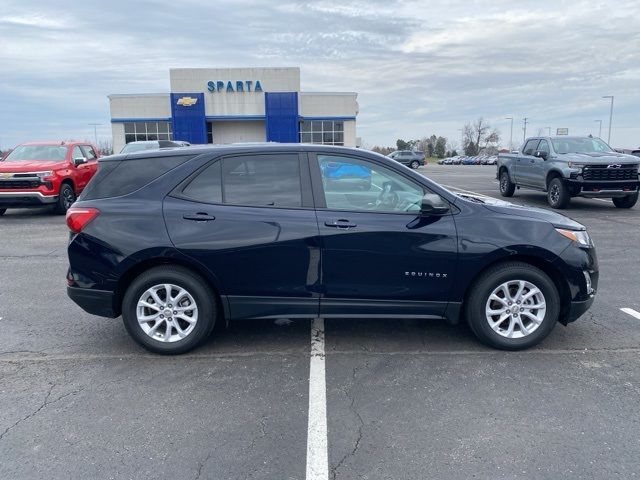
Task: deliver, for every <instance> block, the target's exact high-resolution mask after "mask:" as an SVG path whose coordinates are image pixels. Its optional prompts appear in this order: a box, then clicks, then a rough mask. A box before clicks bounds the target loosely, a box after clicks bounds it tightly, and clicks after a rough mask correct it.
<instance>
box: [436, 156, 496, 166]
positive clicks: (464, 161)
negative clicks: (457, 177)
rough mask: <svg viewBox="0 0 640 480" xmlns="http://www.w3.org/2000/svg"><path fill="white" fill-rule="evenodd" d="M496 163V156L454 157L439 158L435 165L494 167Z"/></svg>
mask: <svg viewBox="0 0 640 480" xmlns="http://www.w3.org/2000/svg"><path fill="white" fill-rule="evenodd" d="M497 162H498V157H497V156H496V155H475V156H464V155H456V156H455V157H449V158H441V159H440V160H438V162H437V163H438V165H495V164H496V163H497Z"/></svg>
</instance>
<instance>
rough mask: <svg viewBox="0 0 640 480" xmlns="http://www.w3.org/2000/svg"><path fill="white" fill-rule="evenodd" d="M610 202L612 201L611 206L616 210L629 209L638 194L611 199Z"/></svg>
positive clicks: (636, 199) (634, 202)
mask: <svg viewBox="0 0 640 480" xmlns="http://www.w3.org/2000/svg"><path fill="white" fill-rule="evenodd" d="M611 200H613V204H614V205H615V206H616V207H617V208H631V207H633V206H634V205H635V204H636V202H637V201H638V192H636V193H635V194H634V195H627V196H626V197H620V198H612V199H611Z"/></svg>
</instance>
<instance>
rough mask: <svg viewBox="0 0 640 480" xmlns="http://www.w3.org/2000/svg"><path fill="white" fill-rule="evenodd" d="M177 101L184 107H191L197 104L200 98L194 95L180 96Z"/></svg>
mask: <svg viewBox="0 0 640 480" xmlns="http://www.w3.org/2000/svg"><path fill="white" fill-rule="evenodd" d="M176 103H177V104H178V105H181V106H183V107H191V106H192V105H195V104H196V103H198V99H197V98H193V97H182V98H179V99H178V101H177V102H176Z"/></svg>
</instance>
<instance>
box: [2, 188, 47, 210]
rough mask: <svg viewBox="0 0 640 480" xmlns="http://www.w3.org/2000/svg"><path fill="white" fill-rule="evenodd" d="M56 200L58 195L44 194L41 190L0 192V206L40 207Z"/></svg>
mask: <svg viewBox="0 0 640 480" xmlns="http://www.w3.org/2000/svg"><path fill="white" fill-rule="evenodd" d="M57 201H58V195H44V194H43V193H41V192H19V191H11V192H0V208H22V207H40V206H42V205H51V204H53V203H56V202H57Z"/></svg>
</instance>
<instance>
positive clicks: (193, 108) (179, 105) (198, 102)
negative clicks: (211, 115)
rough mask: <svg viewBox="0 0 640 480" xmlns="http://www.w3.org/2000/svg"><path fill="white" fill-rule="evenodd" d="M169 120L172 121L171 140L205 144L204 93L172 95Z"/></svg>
mask: <svg viewBox="0 0 640 480" xmlns="http://www.w3.org/2000/svg"><path fill="white" fill-rule="evenodd" d="M194 100H195V102H194ZM171 119H172V120H173V138H174V139H175V140H184V141H185V142H190V143H200V144H202V143H207V121H206V119H205V115H204V93H172V94H171Z"/></svg>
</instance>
